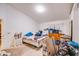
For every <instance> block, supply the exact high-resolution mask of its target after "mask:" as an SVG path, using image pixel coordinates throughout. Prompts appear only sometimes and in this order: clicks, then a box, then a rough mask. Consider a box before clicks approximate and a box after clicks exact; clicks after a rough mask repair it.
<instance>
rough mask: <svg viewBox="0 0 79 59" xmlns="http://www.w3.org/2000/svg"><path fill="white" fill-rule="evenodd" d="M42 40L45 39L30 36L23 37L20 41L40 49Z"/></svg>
mask: <svg viewBox="0 0 79 59" xmlns="http://www.w3.org/2000/svg"><path fill="white" fill-rule="evenodd" d="M43 39H45V36H30V37H27V36H24V37H23V40H22V41H23V42H25V43H28V44H31V45H34V46H36V47H40V46H42V43H41V41H42V40H43Z"/></svg>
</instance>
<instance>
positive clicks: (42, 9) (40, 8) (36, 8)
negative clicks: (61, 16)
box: [35, 5, 45, 13]
mask: <svg viewBox="0 0 79 59" xmlns="http://www.w3.org/2000/svg"><path fill="white" fill-rule="evenodd" d="M35 10H36V11H37V12H39V13H42V12H44V11H45V8H44V6H42V5H36V7H35Z"/></svg>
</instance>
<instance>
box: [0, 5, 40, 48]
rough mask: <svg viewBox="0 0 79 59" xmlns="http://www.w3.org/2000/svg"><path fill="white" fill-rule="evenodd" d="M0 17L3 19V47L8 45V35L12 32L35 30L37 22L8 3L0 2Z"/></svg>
mask: <svg viewBox="0 0 79 59" xmlns="http://www.w3.org/2000/svg"><path fill="white" fill-rule="evenodd" d="M0 17H1V18H2V19H3V21H4V36H5V37H4V47H5V48H8V47H9V46H10V39H9V38H10V35H9V34H8V33H13V32H22V33H25V32H28V31H32V32H36V31H37V30H38V28H37V27H38V26H37V25H38V24H37V23H36V21H34V20H32V19H31V18H30V17H28V16H26V15H25V14H24V13H22V12H20V11H18V10H17V9H15V8H13V7H12V6H10V5H8V4H0Z"/></svg>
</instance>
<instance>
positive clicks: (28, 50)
mask: <svg viewBox="0 0 79 59" xmlns="http://www.w3.org/2000/svg"><path fill="white" fill-rule="evenodd" d="M4 50H5V51H7V52H10V53H11V54H12V56H42V48H36V47H34V46H32V45H28V44H23V45H21V46H18V47H16V48H10V49H4Z"/></svg>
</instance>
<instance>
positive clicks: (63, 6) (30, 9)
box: [10, 3, 73, 22]
mask: <svg viewBox="0 0 79 59" xmlns="http://www.w3.org/2000/svg"><path fill="white" fill-rule="evenodd" d="M39 4H40V3H11V4H10V5H11V6H13V7H15V8H17V9H18V10H20V11H21V12H23V13H25V14H26V15H28V16H29V17H31V18H32V19H34V20H35V21H38V22H48V21H55V20H66V19H68V18H69V15H70V12H71V10H72V7H73V4H72V3H41V4H40V5H43V6H44V7H45V9H46V10H45V12H43V13H38V12H36V10H35V6H36V5H39Z"/></svg>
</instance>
